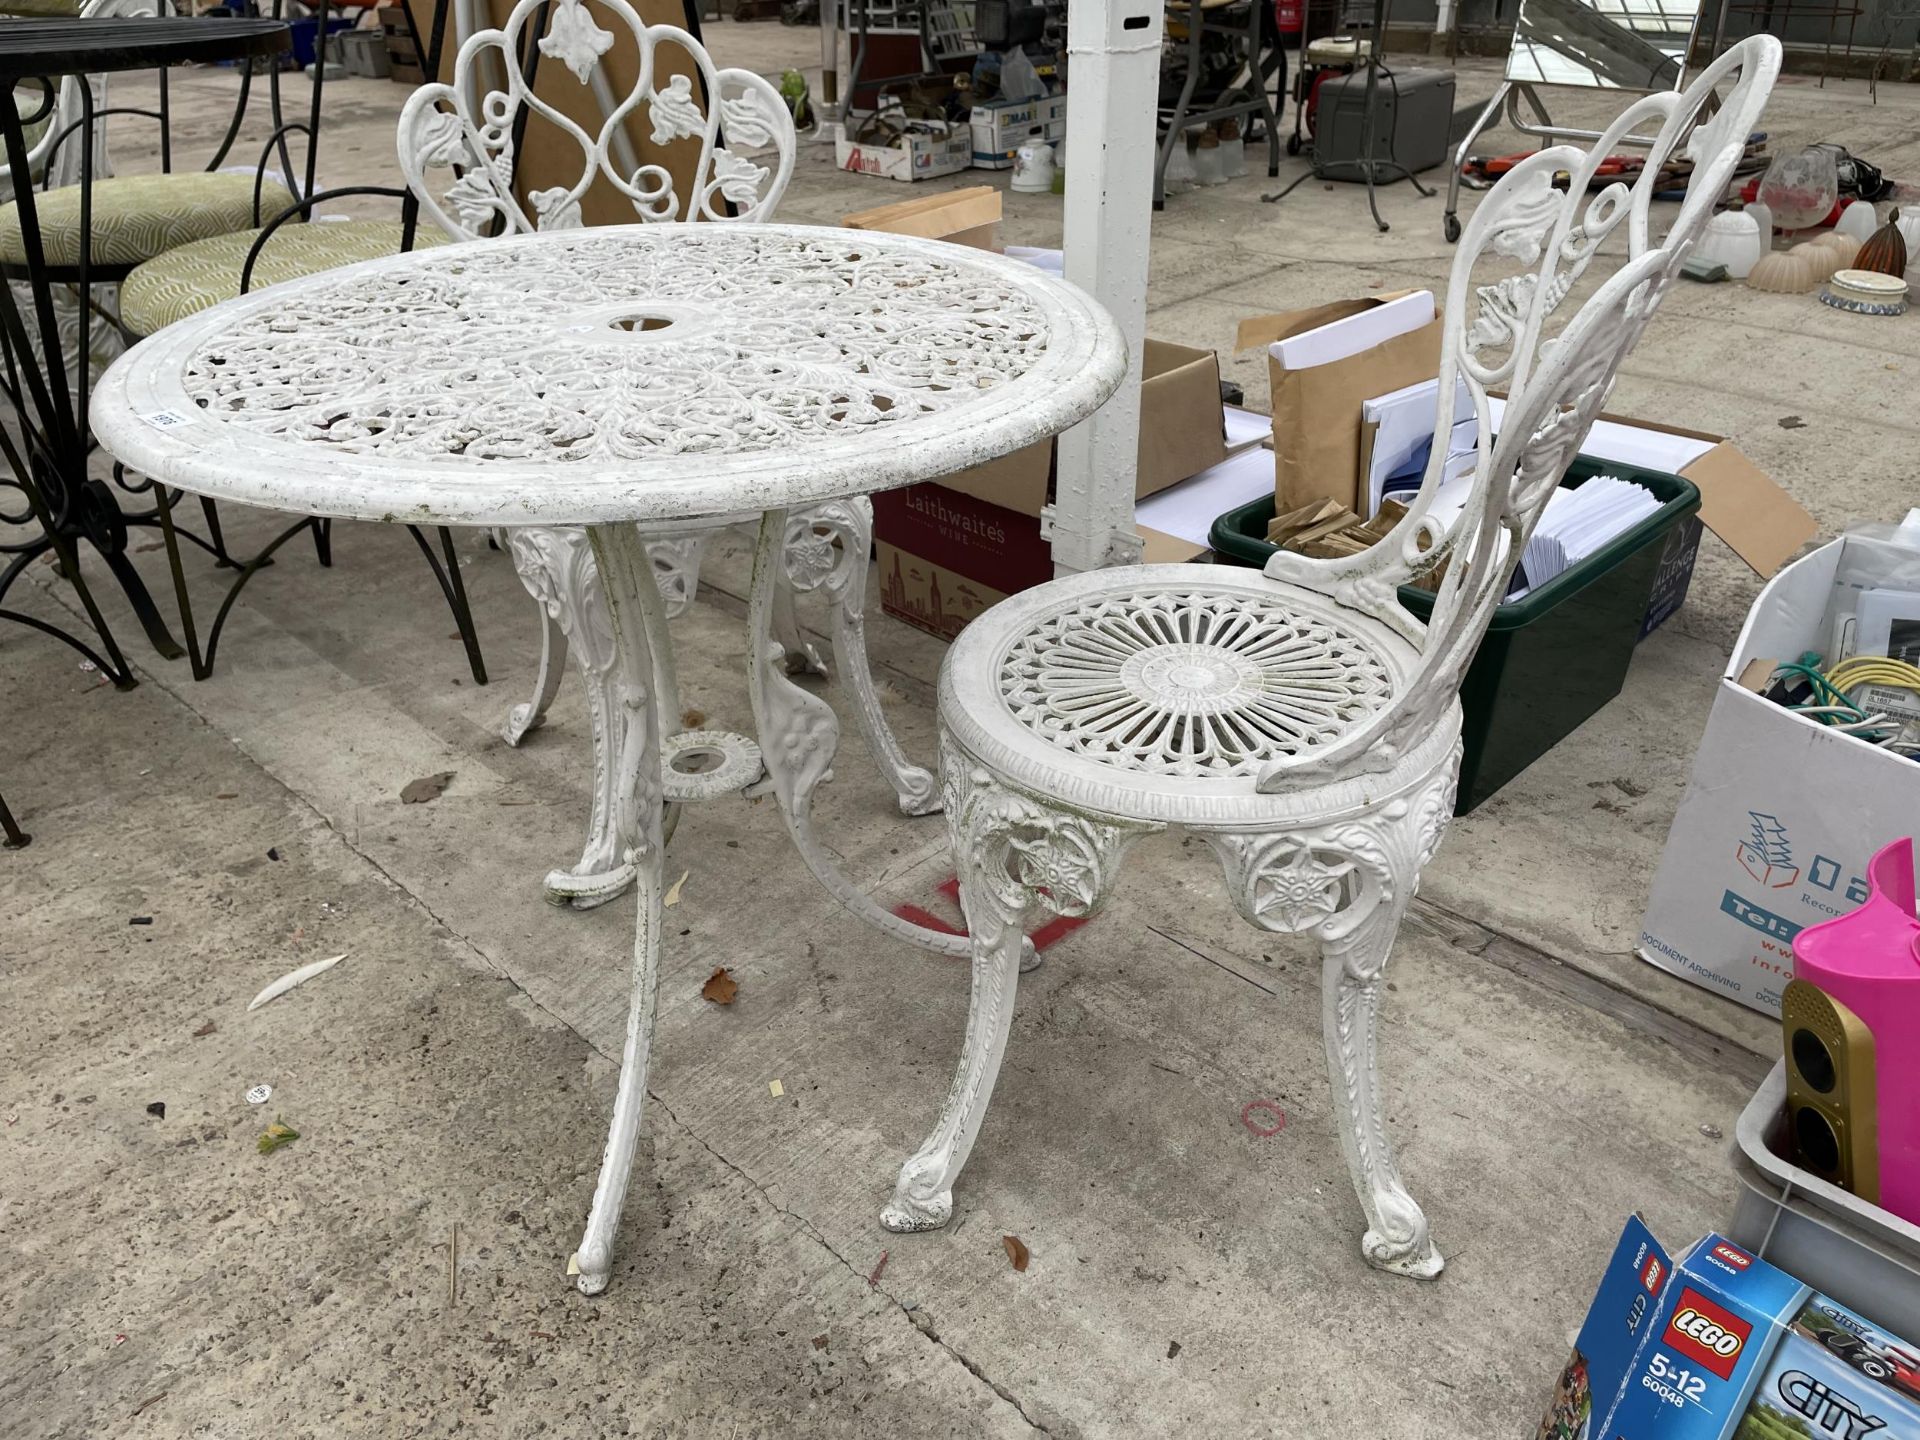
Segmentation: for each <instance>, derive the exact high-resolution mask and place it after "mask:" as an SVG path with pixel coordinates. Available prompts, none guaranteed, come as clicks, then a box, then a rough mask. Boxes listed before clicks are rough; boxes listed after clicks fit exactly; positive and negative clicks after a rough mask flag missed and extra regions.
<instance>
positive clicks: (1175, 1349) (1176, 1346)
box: [1167, 1340, 1180, 1360]
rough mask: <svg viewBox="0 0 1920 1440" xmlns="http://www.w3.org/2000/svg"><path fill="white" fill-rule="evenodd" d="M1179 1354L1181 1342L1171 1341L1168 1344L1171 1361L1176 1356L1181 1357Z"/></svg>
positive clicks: (1168, 1354) (1168, 1355)
mask: <svg viewBox="0 0 1920 1440" xmlns="http://www.w3.org/2000/svg"><path fill="white" fill-rule="evenodd" d="M1179 1353H1180V1342H1179V1341H1178V1340H1169V1341H1168V1342H1167V1358H1168V1359H1169V1360H1171V1359H1173V1358H1174V1357H1175V1356H1177V1355H1179Z"/></svg>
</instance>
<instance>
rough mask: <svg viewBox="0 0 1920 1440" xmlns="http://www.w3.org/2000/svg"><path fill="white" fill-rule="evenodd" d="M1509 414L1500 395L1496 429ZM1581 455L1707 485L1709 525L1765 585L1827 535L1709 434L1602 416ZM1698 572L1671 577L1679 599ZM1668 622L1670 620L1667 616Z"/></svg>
mask: <svg viewBox="0 0 1920 1440" xmlns="http://www.w3.org/2000/svg"><path fill="white" fill-rule="evenodd" d="M1505 413H1506V400H1505V398H1504V397H1500V396H1494V397H1492V398H1491V399H1490V400H1489V402H1488V405H1487V415H1488V418H1489V420H1491V421H1492V423H1493V426H1494V428H1495V430H1496V431H1497V430H1498V429H1499V426H1500V418H1501V416H1502V415H1503V414H1505ZM1580 453H1581V454H1583V455H1591V456H1595V457H1597V458H1599V459H1602V460H1615V461H1618V462H1620V463H1621V464H1623V465H1638V466H1641V467H1642V468H1644V469H1647V470H1661V471H1665V472H1666V473H1667V474H1669V475H1678V476H1680V477H1681V478H1683V479H1686V480H1691V481H1692V482H1693V483H1694V484H1695V485H1697V486H1699V487H1700V519H1701V521H1702V523H1704V524H1705V525H1706V527H1707V529H1709V530H1711V531H1713V533H1714V534H1715V535H1718V536H1719V537H1720V539H1721V540H1722V541H1724V542H1725V543H1726V545H1727V548H1728V549H1730V550H1732V551H1733V553H1734V554H1736V555H1738V556H1739V557H1740V558H1741V559H1742V560H1744V561H1745V562H1746V563H1747V565H1748V567H1749V568H1750V569H1751V570H1752V571H1753V573H1754V574H1756V575H1758V576H1760V577H1761V578H1762V579H1770V578H1771V577H1772V576H1773V575H1775V574H1776V573H1778V571H1779V569H1780V567H1781V566H1782V565H1784V564H1786V562H1787V561H1788V560H1789V559H1790V558H1791V557H1792V556H1793V555H1794V554H1795V553H1796V552H1797V551H1798V550H1799V549H1800V547H1801V546H1803V545H1805V544H1806V543H1807V541H1809V540H1811V539H1812V538H1813V537H1814V536H1815V535H1817V534H1818V533H1819V531H1820V524H1819V522H1818V521H1817V520H1815V519H1814V518H1813V516H1812V515H1810V514H1808V513H1807V511H1806V509H1805V508H1804V507H1803V506H1802V505H1801V504H1800V502H1799V501H1797V500H1795V499H1794V498H1793V497H1792V496H1791V495H1789V494H1788V493H1787V492H1786V491H1785V490H1783V489H1782V488H1781V487H1780V484H1779V482H1778V481H1776V480H1775V479H1774V478H1773V477H1772V476H1771V475H1769V474H1767V472H1766V471H1764V470H1762V469H1761V468H1760V467H1759V466H1758V465H1756V464H1754V463H1753V461H1751V460H1749V459H1748V458H1747V457H1746V456H1745V455H1743V454H1741V453H1740V450H1739V448H1738V447H1736V446H1735V445H1734V444H1733V442H1732V441H1730V440H1727V439H1726V438H1725V437H1723V436H1720V435H1714V434H1711V433H1709V432H1707V431H1705V430H1683V429H1681V428H1680V427H1679V426H1677V425H1661V424H1659V423H1657V422H1656V421H1652V420H1636V419H1634V418H1633V417H1632V416H1630V415H1613V414H1609V413H1607V412H1605V411H1602V412H1601V414H1600V418H1599V419H1597V420H1595V421H1594V422H1593V429H1592V430H1591V431H1590V432H1588V435H1587V438H1586V441H1585V443H1584V444H1582V445H1581V447H1580ZM1691 573H1692V560H1691V559H1689V560H1688V562H1687V572H1686V574H1681V575H1675V576H1669V577H1663V585H1664V588H1665V589H1667V590H1669V591H1671V590H1673V589H1674V588H1675V587H1676V585H1677V589H1678V593H1680V594H1681V595H1684V594H1685V593H1686V583H1685V582H1686V580H1687V579H1688V578H1689V577H1690V576H1691ZM1668 613H1671V611H1669V612H1668ZM1665 618H1666V615H1665V614H1663V615H1661V616H1660V617H1659V619H1662V620H1663V619H1665ZM1654 624H1658V620H1656V621H1655V622H1654ZM1648 628H1649V629H1651V628H1653V626H1651V625H1650V626H1649V627H1648Z"/></svg>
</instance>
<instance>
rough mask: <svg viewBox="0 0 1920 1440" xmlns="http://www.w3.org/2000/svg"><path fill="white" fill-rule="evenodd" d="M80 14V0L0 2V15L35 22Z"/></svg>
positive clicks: (11, 0)
mask: <svg viewBox="0 0 1920 1440" xmlns="http://www.w3.org/2000/svg"><path fill="white" fill-rule="evenodd" d="M79 13H80V0H0V15H12V16H15V17H16V18H19V17H26V16H31V17H32V18H34V19H36V20H41V19H58V18H60V17H62V16H67V15H78V14H79Z"/></svg>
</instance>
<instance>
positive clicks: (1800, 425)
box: [1780, 415, 1807, 430]
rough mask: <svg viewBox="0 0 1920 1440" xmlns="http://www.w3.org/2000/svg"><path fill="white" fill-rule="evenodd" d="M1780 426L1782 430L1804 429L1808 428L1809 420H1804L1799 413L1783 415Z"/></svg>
mask: <svg viewBox="0 0 1920 1440" xmlns="http://www.w3.org/2000/svg"><path fill="white" fill-rule="evenodd" d="M1780 428H1781V429H1782V430H1804V429H1806V428H1807V422H1806V421H1804V420H1802V419H1801V418H1800V417H1799V416H1798V415H1782V416H1781V417H1780Z"/></svg>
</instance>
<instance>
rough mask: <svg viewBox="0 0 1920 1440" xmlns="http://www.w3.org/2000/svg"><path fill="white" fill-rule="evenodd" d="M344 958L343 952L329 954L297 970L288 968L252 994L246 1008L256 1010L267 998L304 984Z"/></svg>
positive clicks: (270, 998) (272, 997) (269, 998)
mask: <svg viewBox="0 0 1920 1440" xmlns="http://www.w3.org/2000/svg"><path fill="white" fill-rule="evenodd" d="M346 958H347V956H346V953H344V952H343V953H341V954H339V955H329V956H328V957H327V958H326V959H325V960H316V961H314V962H313V963H312V964H311V965H302V966H301V967H300V968H299V969H298V970H289V971H288V972H287V973H286V974H284V975H282V976H281V977H280V978H279V979H278V980H276V981H274V982H273V983H272V984H271V985H269V986H267V988H266V989H264V990H262V991H261V992H260V993H259V994H258V995H256V996H254V997H253V999H252V1000H251V1001H249V1002H248V1004H247V1009H249V1010H258V1009H259V1008H260V1007H261V1006H262V1005H264V1004H266V1003H267V1002H268V1001H269V1000H272V999H274V998H275V997H276V996H280V995H284V994H286V993H287V991H289V990H291V989H293V987H294V986H296V985H300V984H304V983H305V982H306V981H308V980H311V979H312V978H313V977H314V976H316V975H319V974H321V973H323V972H324V971H327V970H331V969H332V968H333V967H334V966H336V965H338V964H339V963H340V962H341V961H342V960H344V959H346Z"/></svg>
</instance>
